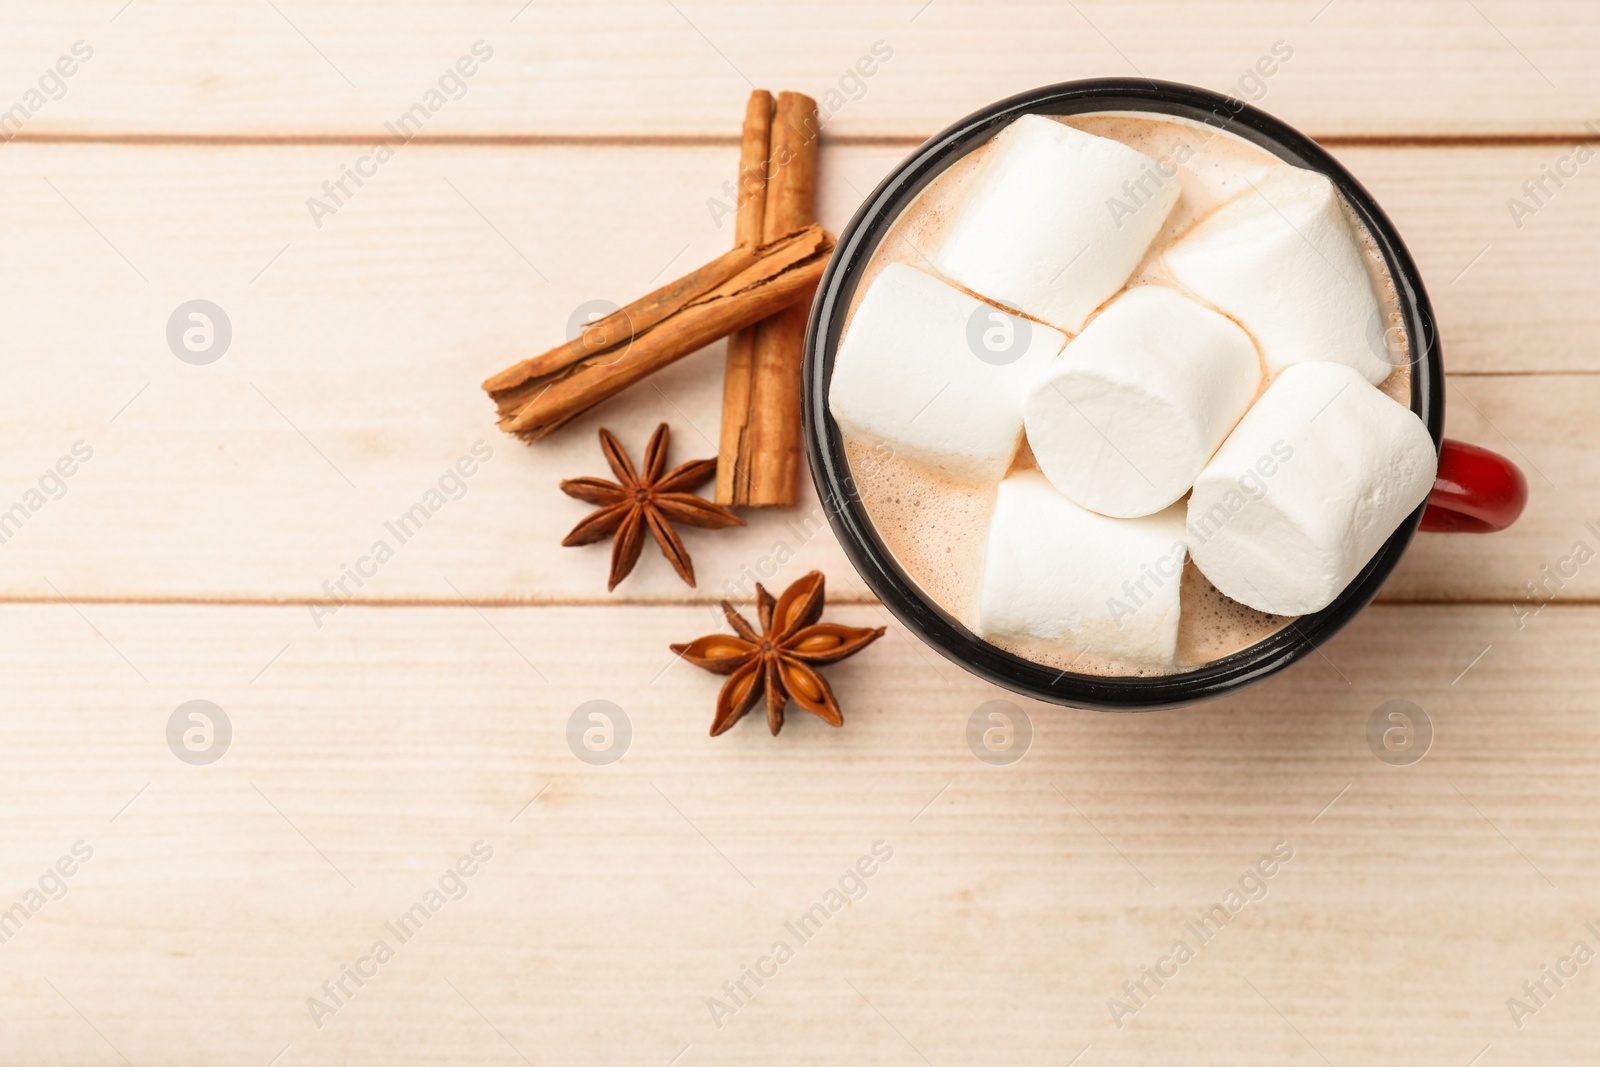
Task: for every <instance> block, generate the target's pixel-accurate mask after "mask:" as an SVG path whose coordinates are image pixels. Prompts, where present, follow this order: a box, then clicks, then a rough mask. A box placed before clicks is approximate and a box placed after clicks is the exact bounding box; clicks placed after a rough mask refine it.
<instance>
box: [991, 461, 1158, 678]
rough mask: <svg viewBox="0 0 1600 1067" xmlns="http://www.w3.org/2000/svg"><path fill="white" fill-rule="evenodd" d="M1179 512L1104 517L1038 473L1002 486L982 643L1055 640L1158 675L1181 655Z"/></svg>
mask: <svg viewBox="0 0 1600 1067" xmlns="http://www.w3.org/2000/svg"><path fill="white" fill-rule="evenodd" d="M1184 553H1185V547H1184V534H1183V509H1182V508H1181V507H1171V508H1168V509H1167V510H1166V511H1163V512H1160V513H1159V514H1156V515H1150V516H1147V517H1146V518H1142V519H1108V518H1106V517H1105V516H1104V515H1097V514H1095V513H1094V512H1092V511H1086V510H1084V509H1083V508H1080V507H1079V506H1078V505H1076V504H1074V503H1073V502H1072V501H1070V500H1068V499H1067V498H1066V497H1064V496H1062V495H1061V494H1060V493H1058V492H1056V490H1055V488H1054V487H1053V486H1051V484H1050V483H1049V482H1048V481H1047V480H1046V479H1045V478H1044V476H1043V475H1041V474H1040V473H1039V472H1038V471H1034V470H1023V471H1018V472H1017V473H1016V474H1013V475H1012V476H1011V477H1009V478H1007V479H1006V480H1005V481H1003V482H1001V483H1000V488H999V491H998V492H997V494H996V499H995V506H994V517H993V518H992V519H991V520H990V523H989V543H988V547H987V554H986V556H985V559H984V567H983V583H982V589H981V592H980V594H979V604H978V630H979V633H980V634H981V635H982V636H984V637H987V638H991V639H992V638H995V637H1011V638H1025V639H1044V640H1061V641H1066V642H1069V643H1070V644H1071V645H1073V646H1075V647H1077V648H1080V649H1085V650H1088V649H1092V650H1094V651H1095V652H1096V653H1099V654H1101V655H1108V656H1113V657H1116V658H1118V659H1123V660H1127V661H1130V662H1134V663H1141V664H1147V665H1149V666H1154V667H1170V666H1172V664H1173V660H1174V658H1175V656H1176V655H1177V647H1178V590H1179V587H1180V586H1181V585H1182V576H1183V561H1184Z"/></svg>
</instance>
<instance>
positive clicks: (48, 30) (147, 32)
mask: <svg viewBox="0 0 1600 1067" xmlns="http://www.w3.org/2000/svg"><path fill="white" fill-rule="evenodd" d="M6 24H7V31H8V32H7V33H6V34H5V36H4V40H3V41H0V70H5V71H7V72H8V74H7V78H6V85H5V86H4V91H3V94H0V100H3V101H4V102H5V103H6V105H7V106H9V104H10V102H12V101H23V100H25V99H26V94H27V92H28V90H29V89H31V88H34V87H36V83H37V81H38V79H39V77H40V76H41V75H43V74H44V73H45V72H47V71H48V70H49V69H51V67H52V66H53V64H54V63H55V62H56V60H57V59H58V57H60V56H61V55H63V54H66V53H67V52H68V51H69V49H70V47H71V46H72V44H73V43H74V42H75V41H80V40H81V41H84V42H85V43H86V44H87V45H88V46H89V47H90V48H92V49H93V57H92V59H90V60H89V61H88V63H87V64H86V65H85V66H84V67H83V68H82V70H81V71H80V72H79V73H77V74H75V75H74V76H73V78H72V79H71V80H69V81H68V82H66V85H67V87H68V88H67V91H66V93H65V95H64V96H61V97H60V98H59V99H53V100H48V101H46V100H45V99H44V97H43V96H41V97H39V98H37V100H38V103H39V105H40V106H38V107H36V108H32V109H31V110H32V111H33V114H31V115H29V116H28V118H27V123H26V127H25V131H24V132H25V135H26V136H61V135H66V136H89V137H103V136H124V135H130V134H135V135H138V134H152V133H154V134H161V135H173V134H180V135H190V136H194V135H202V136H204V135H222V136H240V135H243V136H258V137H259V136H282V135H296V134H298V135H306V134H315V135H329V134H333V135H341V136H357V137H360V138H367V137H370V136H374V135H377V134H379V133H381V131H382V129H383V123H384V122H385V121H389V120H393V119H396V118H398V116H399V115H400V114H401V113H402V112H404V111H406V110H407V109H408V108H410V107H412V106H413V105H414V104H416V103H418V102H419V101H422V100H423V99H424V96H425V94H426V93H427V92H428V90H430V89H431V88H434V87H435V86H436V85H437V83H438V81H439V79H440V78H441V76H443V75H444V74H446V73H447V72H448V71H449V70H450V69H451V68H452V66H453V65H454V64H455V62H456V61H457V60H458V58H460V57H461V56H463V55H466V54H469V52H470V49H471V47H472V45H473V44H474V43H475V42H477V41H483V42H484V43H485V45H486V46H487V47H488V48H490V49H492V50H493V56H492V58H491V59H490V60H489V61H488V63H487V64H486V65H485V66H483V67H482V69H481V70H479V71H478V72H477V73H476V74H474V75H473V77H472V78H471V80H469V81H467V82H465V83H464V84H465V89H464V90H460V89H457V88H456V87H455V86H454V85H450V86H447V88H448V89H449V90H450V93H449V95H450V96H452V97H458V98H455V99H449V100H448V101H447V100H446V99H445V98H443V97H441V99H440V101H439V103H440V104H441V106H440V107H439V108H437V109H436V110H435V111H434V112H433V113H432V114H431V115H430V117H429V120H428V122H427V123H426V124H425V126H426V133H427V134H428V135H433V136H438V135H504V134H524V135H554V136H569V137H570V136H592V135H596V134H599V135H605V136H636V135H641V134H646V135H662V134H670V135H690V136H718V137H724V138H732V137H734V136H735V135H736V134H737V130H738V120H739V116H740V115H741V114H742V113H743V102H744V98H745V94H746V93H747V92H748V91H749V89H750V88H751V85H752V83H754V84H759V85H763V86H767V87H770V88H774V89H779V88H782V89H796V90H800V91H804V92H807V93H810V94H812V95H814V96H816V97H817V98H818V99H819V100H824V101H825V105H824V110H825V111H826V112H827V113H828V116H829V120H828V127H829V129H830V131H832V132H833V133H834V134H837V135H843V136H856V137H860V136H882V135H891V136H914V137H922V136H926V135H928V134H930V133H932V132H934V131H935V130H938V129H941V128H943V127H944V126H946V125H948V124H949V123H950V122H953V121H954V120H955V119H957V118H959V117H960V116H961V115H964V114H966V113H967V112H969V111H972V110H974V109H976V108H978V107H981V106H982V105H984V104H987V103H989V102H991V101H994V100H998V99H1001V98H1003V97H1005V96H1009V95H1011V94H1012V93H1014V92H1018V91H1021V90H1024V89H1028V88H1031V87H1034V86H1037V85H1043V84H1049V83H1051V82H1056V81H1062V80H1066V79H1072V78H1086V77H1096V76H1123V77H1129V76H1134V77H1138V76H1144V77H1152V78H1164V79H1169V80H1175V81H1186V82H1191V83H1195V84H1199V85H1204V86H1208V87H1210V88H1213V89H1217V90H1221V91H1228V92H1233V93H1235V94H1237V95H1239V96H1240V97H1242V98H1245V99H1252V100H1257V101H1259V102H1260V103H1261V104H1262V105H1263V106H1265V107H1266V108H1268V109H1269V110H1271V111H1274V112H1276V113H1278V114H1281V115H1282V116H1283V117H1285V118H1286V119H1288V120H1289V121H1291V122H1294V123H1296V124H1297V125H1300V126H1302V127H1303V128H1305V129H1307V130H1309V131H1311V132H1313V133H1317V134H1324V135H1345V136H1348V135H1372V134H1391V135H1404V134H1426V135H1437V134H1448V135H1485V134H1488V135H1504V134H1526V133H1530V132H1531V133H1545V134H1549V133H1571V132H1573V131H1581V130H1583V129H1584V128H1585V123H1586V122H1588V121H1589V120H1591V119H1594V118H1595V114H1594V111H1593V108H1592V106H1591V105H1590V103H1589V102H1590V101H1592V100H1593V99H1594V98H1595V96H1596V93H1597V91H1600V73H1597V72H1596V70H1595V69H1594V64H1593V63H1592V62H1591V59H1592V57H1593V55H1594V53H1595V50H1596V48H1597V47H1600V12H1597V11H1596V9H1595V7H1594V5H1593V4H1592V3H1589V2H1588V0H1539V2H1524V3H1512V2H1510V0H1478V2H1475V3H1472V4H1462V3H1459V2H1458V0H1413V2H1410V3H1406V4H1394V3H1390V2H1388V0H1334V2H1333V3H1327V2H1326V0H1221V2H1216V3H1209V4H1206V5H1205V6H1204V7H1201V8H1196V7H1195V6H1194V5H1193V4H1189V3H1183V2H1180V0H1138V2H1133V3H1129V2H1112V0H1083V2H1082V3H1077V4H1065V5H1038V4H1025V3H1021V2H1018V0H1007V2H1005V3H979V2H976V0H933V2H932V3H929V2H927V0H872V2H866V3H862V2H857V0H828V2H825V3H811V4H806V5H803V6H801V5H786V6H785V9H784V16H783V17H782V18H781V19H776V18H773V17H772V15H771V14H770V12H768V11H767V10H765V9H764V8H761V7H751V6H749V5H746V4H740V3H735V2H733V0H686V2H682V3H671V4H662V3H657V2H655V0H619V2H611V3H608V4H606V5H604V6H603V7H600V6H597V5H595V4H593V3H589V2H583V0H559V2H548V0H541V2H539V3H536V4H528V3H525V2H523V0H495V2H489V0H474V2H470V3H458V2H451V0H411V2H408V3H405V4H363V3H331V2H321V3H314V2H310V0H295V2H283V3H272V4H216V3H209V2H205V0H174V2H166V3H149V2H143V0H134V2H132V3H127V2H126V0H69V2H63V3H55V4H49V5H27V4H21V3H16V4H9V5H7V12H6ZM879 42H881V44H879ZM1280 42H1281V44H1280ZM875 45H876V46H877V48H878V55H877V57H875V56H874V51H873V50H874V46H875ZM1275 45H1277V46H1278V50H1279V53H1280V54H1282V55H1287V56H1288V57H1289V58H1288V59H1287V61H1286V62H1285V63H1283V65H1281V66H1274V65H1273V62H1272V60H1271V58H1270V57H1271V56H1272V54H1273V48H1274V46H1275ZM1264 56H1266V57H1269V58H1268V59H1267V60H1266V61H1263V58H1262V57H1264ZM879 59H884V60H886V61H884V62H882V63H881V64H880V63H879ZM1263 62H1264V66H1263V68H1262V69H1267V70H1271V71H1272V73H1271V76H1270V77H1266V78H1261V79H1259V80H1256V75H1255V74H1252V71H1253V70H1255V69H1256V65H1257V64H1258V63H1263ZM857 63H862V64H864V66H863V68H862V69H868V70H871V71H872V73H871V75H870V76H869V77H860V76H858V74H857V72H856V71H857V68H856V64H857ZM54 88H55V87H54V85H53V83H52V84H51V85H48V86H47V89H49V90H54ZM830 93H831V94H833V95H832V98H831V100H830V99H827V98H828V97H829V94H830ZM52 95H53V93H52Z"/></svg>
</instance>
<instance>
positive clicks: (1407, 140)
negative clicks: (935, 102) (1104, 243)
mask: <svg viewBox="0 0 1600 1067" xmlns="http://www.w3.org/2000/svg"><path fill="white" fill-rule="evenodd" d="M931 136H933V135H932V134H927V135H923V134H828V135H824V136H823V138H822V145H823V147H825V148H826V147H836V148H846V147H852V148H914V147H916V146H917V145H920V144H922V143H923V142H924V141H926V140H927V139H928V137H931ZM1311 136H1312V139H1313V140H1315V141H1317V142H1318V143H1320V144H1322V145H1325V146H1327V147H1329V148H1513V147H1532V146H1562V145H1571V144H1575V143H1578V142H1586V141H1588V140H1590V139H1592V137H1593V134H1592V133H1591V132H1590V131H1588V130H1581V129H1575V130H1563V131H1556V132H1551V133H1511V134H1506V133H1499V134H1426V133H1397V134H1359V133H1356V134H1351V133H1335V134H1313V135H1311ZM377 140H387V138H386V137H385V136H384V134H383V133H381V132H378V131H374V132H370V133H358V132H349V131H344V132H336V133H286V134H253V133H242V134H232V133H172V132H148V133H71V132H54V133H52V132H49V131H32V130H22V131H19V132H18V133H16V134H15V135H13V136H12V137H9V138H6V139H5V140H4V141H0V143H5V144H84V145H127V146H134V147H172V146H201V147H255V146H261V147H290V146H324V145H346V146H357V147H366V146H369V145H371V144H373V143H374V142H375V141H377ZM406 143H407V144H420V145H436V146H450V147H463V148H472V147H479V148H512V147H529V148H538V147H574V148H708V147H715V148H737V147H738V146H739V137H738V135H737V134H694V133H686V134H539V133H481V134H478V133H474V134H430V133H419V134H417V135H415V136H414V137H412V138H411V139H410V140H408V141H407V142H406Z"/></svg>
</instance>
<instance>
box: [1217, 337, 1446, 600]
mask: <svg viewBox="0 0 1600 1067" xmlns="http://www.w3.org/2000/svg"><path fill="white" fill-rule="evenodd" d="M1437 466H1438V456H1437V454H1436V453H1435V452H1434V448H1433V439H1432V438H1430V437H1429V436H1428V431H1427V428H1426V427H1425V426H1423V424H1422V420H1421V419H1419V418H1417V416H1416V415H1415V414H1413V413H1412V412H1411V411H1410V409H1408V408H1405V407H1403V406H1401V405H1400V404H1398V403H1396V402H1395V401H1393V400H1391V399H1389V398H1388V397H1387V396H1385V395H1384V394H1383V393H1382V392H1381V391H1379V390H1378V389H1376V388H1374V387H1373V386H1371V385H1369V384H1367V382H1366V380H1365V379H1363V378H1362V377H1361V375H1359V374H1357V373H1356V372H1355V371H1353V370H1351V369H1350V368H1349V367H1346V366H1343V365H1342V364H1337V363H1302V364H1300V365H1298V366H1294V367H1290V368H1289V369H1288V370H1286V371H1284V372H1283V374H1281V375H1280V376H1279V377H1278V378H1277V379H1276V380H1275V381H1273V383H1272V385H1271V386H1270V387H1269V388H1268V389H1267V391H1266V393H1265V394H1264V395H1263V396H1262V397H1261V399H1260V400H1258V401H1256V403H1255V406H1254V407H1252V408H1251V409H1250V411H1249V412H1248V413H1247V414H1246V415H1245V417H1244V418H1243V419H1242V420H1240V422H1239V426H1238V428H1237V429H1235V430H1234V431H1233V433H1232V434H1231V435H1230V436H1229V437H1228V440H1227V441H1226V442H1224V443H1223V445H1222V448H1220V449H1219V450H1218V451H1217V454H1216V456H1215V457H1214V458H1213V459H1212V460H1211V462H1210V463H1208V464H1207V465H1206V469H1205V470H1204V471H1202V472H1201V474H1200V477H1199V479H1198V480H1197V481H1196V482H1195V486H1194V493H1193V495H1191V496H1190V497H1189V514H1188V538H1189V551H1190V553H1191V555H1192V556H1193V557H1194V562H1195V565H1196V566H1198V567H1199V568H1200V571H1201V573H1202V574H1204V575H1205V576H1206V577H1207V578H1209V579H1210V580H1211V584H1212V585H1214V586H1216V587H1217V588H1218V589H1219V590H1221V591H1222V592H1223V593H1224V594H1226V595H1227V596H1230V597H1232V598H1233V599H1234V600H1237V601H1239V602H1240V603H1242V604H1246V605H1248V606H1250V607H1252V608H1255V609H1256V610H1257V611H1265V612H1270V613H1271V614H1273V615H1304V614H1307V613H1308V612H1313V611H1320V610H1322V609H1323V608H1325V607H1327V606H1328V605H1329V604H1331V603H1332V602H1333V600H1334V598H1335V597H1337V596H1338V595H1339V594H1340V593H1341V592H1342V591H1343V590H1344V588H1345V586H1347V585H1349V584H1350V582H1351V580H1352V579H1354V578H1355V577H1356V575H1357V574H1359V573H1360V572H1361V569H1362V568H1363V567H1365V566H1366V565H1367V562H1368V561H1369V560H1371V559H1372V557H1373V555H1374V554H1375V553H1376V552H1377V551H1378V549H1379V548H1380V547H1382V545H1383V543H1384V542H1385V541H1386V540H1388V538H1389V535H1390V534H1392V533H1394V531H1395V530H1396V529H1397V528H1398V527H1399V526H1400V523H1401V522H1402V521H1404V519H1405V518H1406V516H1407V515H1409V514H1411V512H1412V511H1413V510H1414V509H1415V508H1416V506H1417V505H1418V504H1420V503H1422V501H1423V500H1424V499H1426V498H1427V496H1428V492H1429V490H1431V489H1432V487H1433V477H1434V472H1435V470H1436V469H1437Z"/></svg>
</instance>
